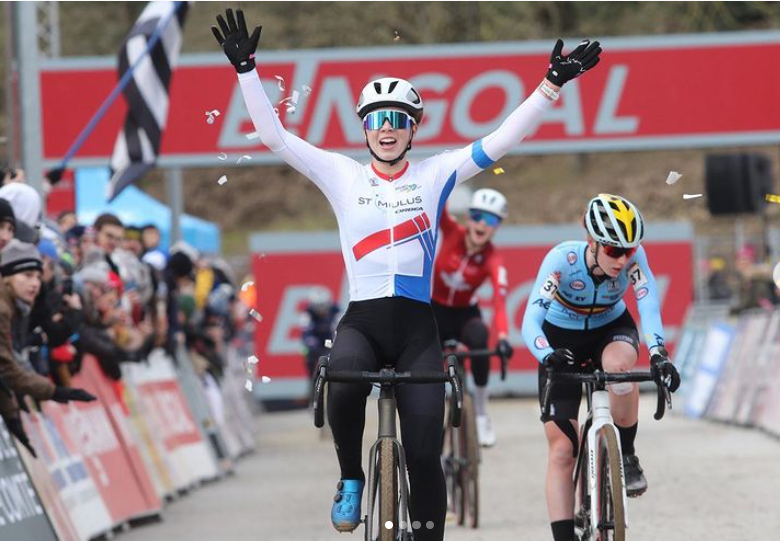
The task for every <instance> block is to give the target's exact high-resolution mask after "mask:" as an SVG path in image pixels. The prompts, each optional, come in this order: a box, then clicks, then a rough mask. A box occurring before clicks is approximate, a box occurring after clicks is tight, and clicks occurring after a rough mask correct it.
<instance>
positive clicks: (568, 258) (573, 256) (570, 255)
mask: <svg viewBox="0 0 780 541" xmlns="http://www.w3.org/2000/svg"><path fill="white" fill-rule="evenodd" d="M566 261H568V262H569V265H574V264H575V263H576V262H577V254H575V253H574V252H569V253H568V254H566Z"/></svg>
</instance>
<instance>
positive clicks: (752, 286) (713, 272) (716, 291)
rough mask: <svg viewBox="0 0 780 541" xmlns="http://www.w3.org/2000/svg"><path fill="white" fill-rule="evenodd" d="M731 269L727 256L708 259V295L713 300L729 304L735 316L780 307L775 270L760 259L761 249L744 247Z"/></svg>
mask: <svg viewBox="0 0 780 541" xmlns="http://www.w3.org/2000/svg"><path fill="white" fill-rule="evenodd" d="M733 261H734V264H733V266H732V268H730V266H729V264H728V262H727V261H726V259H725V258H724V257H720V256H718V257H712V258H710V259H709V260H707V273H708V275H707V295H708V298H709V299H710V300H712V301H720V302H729V303H730V307H731V309H730V311H731V313H732V314H733V315H738V314H741V313H742V312H744V311H746V310H755V309H764V310H772V309H774V308H775V307H776V306H778V305H780V286H778V285H777V284H776V283H775V281H774V278H773V270H774V269H773V267H772V265H771V264H770V263H767V262H765V261H763V260H762V258H760V257H759V256H758V250H757V249H756V247H755V246H753V245H751V244H745V245H743V246H741V247H740V248H739V249H737V251H736V253H735V254H734V260H733Z"/></svg>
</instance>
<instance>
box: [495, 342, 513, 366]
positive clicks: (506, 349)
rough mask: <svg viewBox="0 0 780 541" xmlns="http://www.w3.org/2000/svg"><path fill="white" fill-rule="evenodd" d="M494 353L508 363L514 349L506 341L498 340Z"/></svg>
mask: <svg viewBox="0 0 780 541" xmlns="http://www.w3.org/2000/svg"><path fill="white" fill-rule="evenodd" d="M496 351H497V352H498V354H499V356H500V357H501V358H503V359H506V360H507V361H508V360H509V359H511V358H512V355H513V354H514V352H515V348H513V347H512V344H510V343H509V341H508V340H499V341H498V344H497V345H496Z"/></svg>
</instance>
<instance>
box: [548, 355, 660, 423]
mask: <svg viewBox="0 0 780 541" xmlns="http://www.w3.org/2000/svg"><path fill="white" fill-rule="evenodd" d="M642 381H652V382H653V383H655V385H656V390H657V392H658V401H657V403H656V408H655V414H653V418H654V419H655V420H656V421H660V420H661V419H662V418H663V416H664V414H665V413H666V409H667V407H668V409H672V395H671V393H670V392H669V388H668V387H667V386H666V385H664V384H663V382H662V381H660V380H659V379H658V378H656V377H655V376H654V375H653V373H652V372H602V371H600V370H596V371H594V372H556V371H555V370H553V369H552V368H550V367H548V368H547V382H546V383H545V385H544V391H543V393H544V394H543V399H542V414H543V415H544V416H545V417H546V416H547V415H549V413H550V394H551V391H552V387H553V384H555V383H556V382H568V383H580V384H582V383H595V384H597V385H598V384H602V385H606V384H607V383H633V382H642Z"/></svg>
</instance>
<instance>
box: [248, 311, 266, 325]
mask: <svg viewBox="0 0 780 541" xmlns="http://www.w3.org/2000/svg"><path fill="white" fill-rule="evenodd" d="M249 315H250V316H252V317H253V318H255V319H256V320H257V321H258V322H261V321H263V316H261V315H260V312H258V311H257V310H255V309H254V308H252V309H250V310H249Z"/></svg>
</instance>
